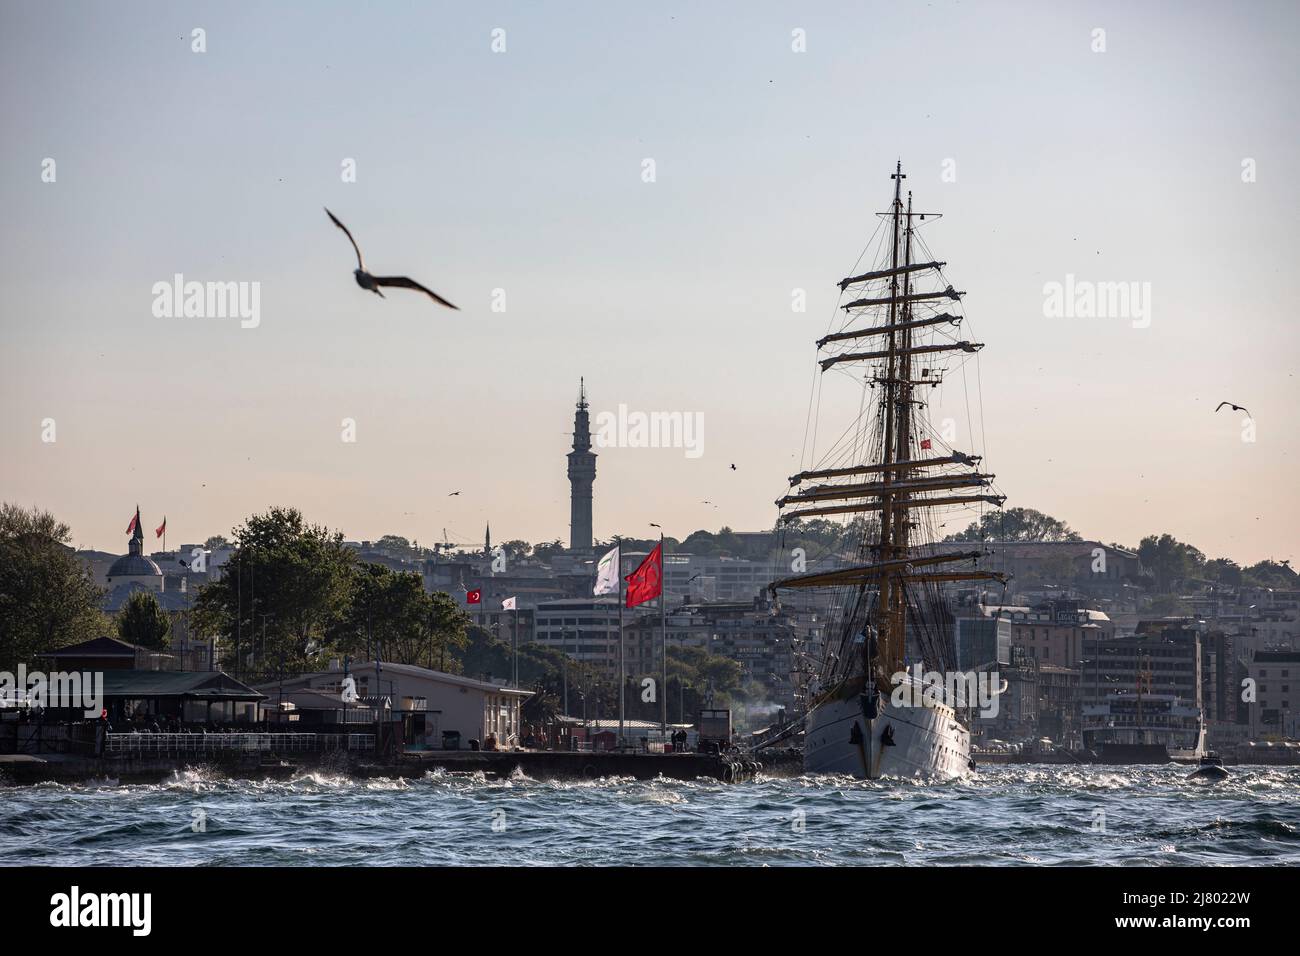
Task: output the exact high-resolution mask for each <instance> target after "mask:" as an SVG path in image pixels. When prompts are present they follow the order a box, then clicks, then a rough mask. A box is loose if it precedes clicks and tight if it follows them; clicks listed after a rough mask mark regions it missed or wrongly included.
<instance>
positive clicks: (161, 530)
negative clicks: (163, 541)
mask: <svg viewBox="0 0 1300 956" xmlns="http://www.w3.org/2000/svg"><path fill="white" fill-rule="evenodd" d="M166 532H167V516H166V515H163V523H162V524H160V525H159V526H158V527H157V528H155V529H154V532H153V536H154V537H155V538H161V537H162V536H163V535H164V534H165V533H166Z"/></svg>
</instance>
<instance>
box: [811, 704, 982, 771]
mask: <svg viewBox="0 0 1300 956" xmlns="http://www.w3.org/2000/svg"><path fill="white" fill-rule="evenodd" d="M880 705H881V706H880V711H879V713H878V714H877V716H876V718H875V719H874V720H867V719H866V718H865V717H864V716H863V713H862V704H861V701H860V699H859V697H858V695H856V694H854V695H852V696H850V697H848V698H847V699H838V698H836V699H830V700H826V701H823V702H822V703H820V704H818V705H817V706H816V707H814V708H813V709H812V711H810V712H809V714H808V719H807V723H806V725H805V726H806V732H805V735H804V757H803V765H804V770H805V771H807V772H808V773H844V774H851V775H852V776H854V777H858V778H859V779H875V778H877V777H919V778H922V779H927V780H950V779H953V778H955V777H960V776H963V775H964V774H966V773H967V772H968V771H969V769H970V732H969V731H968V730H967V729H966V728H965V727H964V726H962V724H961V721H959V720H958V719H957V714H956V713H955V712H954V711H953V709H952V708H951V707H949V706H947V705H946V704H933V705H929V704H927V705H925V706H917V707H895V706H893V705H891V704H889V702H888V699H887V698H884V697H882V698H881V700H880ZM855 725H856V726H857V728H858V733H854V732H853V727H854V726H855ZM886 727H890V728H892V736H893V741H894V743H893V746H888V745H884V744H882V743H881V741H882V739H883V738H884V737H885V728H886ZM859 735H860V738H861V739H860V741H859ZM854 741H859V742H854Z"/></svg>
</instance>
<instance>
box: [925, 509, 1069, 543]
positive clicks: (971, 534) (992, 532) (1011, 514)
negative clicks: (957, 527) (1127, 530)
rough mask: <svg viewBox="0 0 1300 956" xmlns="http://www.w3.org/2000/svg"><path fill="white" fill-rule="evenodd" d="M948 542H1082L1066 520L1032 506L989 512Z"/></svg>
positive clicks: (946, 539)
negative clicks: (1059, 519)
mask: <svg viewBox="0 0 1300 956" xmlns="http://www.w3.org/2000/svg"><path fill="white" fill-rule="evenodd" d="M944 540H945V541H1082V540H1083V539H1082V538H1081V537H1080V536H1079V534H1078V533H1077V532H1075V531H1073V530H1072V529H1071V528H1070V526H1069V525H1068V524H1066V523H1065V522H1064V521H1058V520H1057V519H1056V518H1053V517H1051V516H1050V515H1045V514H1043V513H1042V512H1041V511H1035V510H1034V509H1033V508H1007V509H1005V510H999V511H990V512H988V513H987V514H984V515H981V516H980V519H979V520H978V521H974V522H971V524H970V525H968V526H967V527H966V530H965V531H959V532H957V533H956V534H950V535H948V537H946V538H944Z"/></svg>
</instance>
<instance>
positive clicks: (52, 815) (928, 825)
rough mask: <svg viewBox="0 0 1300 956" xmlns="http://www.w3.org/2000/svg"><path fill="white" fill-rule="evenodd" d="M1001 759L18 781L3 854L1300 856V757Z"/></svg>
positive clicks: (240, 860)
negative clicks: (1138, 762) (708, 771)
mask: <svg viewBox="0 0 1300 956" xmlns="http://www.w3.org/2000/svg"><path fill="white" fill-rule="evenodd" d="M1186 775H1187V769H1186V768H1181V767H1174V766H1166V767H1079V766H1068V767H1053V766H1015V767H987V768H983V769H981V771H980V772H979V773H977V774H975V775H973V776H971V777H970V778H968V779H965V780H961V781H956V782H953V783H949V784H922V783H915V782H906V781H889V780H885V781H879V780H874V781H864V780H855V779H853V778H851V777H838V776H811V775H809V776H802V777H794V778H778V777H768V776H763V775H760V776H759V777H758V778H757V779H756V780H754V781H753V782H750V783H743V784H722V783H719V782H717V781H713V780H700V781H690V782H686V781H677V780H667V779H659V780H650V781H638V780H634V779H632V778H630V777H605V778H599V779H594V780H587V779H582V780H571V781H554V780H534V779H531V778H529V777H527V776H525V775H523V774H515V775H513V776H511V777H510V778H508V779H504V780H497V779H488V778H486V777H485V776H484V775H483V774H482V773H481V772H475V773H451V772H445V771H431V772H429V773H427V774H425V775H424V776H422V777H417V778H412V779H404V778H399V777H369V778H359V777H350V776H346V775H344V774H338V773H333V772H329V771H313V772H304V773H297V774H294V775H292V776H290V777H287V778H284V779H266V780H256V781H250V780H236V779H228V778H226V777H223V776H221V775H220V774H217V773H214V772H212V771H209V770H185V771H180V772H177V773H175V774H173V775H172V777H170V778H169V779H167V780H165V781H163V782H162V783H158V784H152V785H138V784H122V783H119V782H118V781H116V780H98V781H93V782H89V783H84V784H79V785H75V786H69V785H62V784H41V785H38V786H32V787H9V788H5V789H4V790H3V799H0V864H5V865H14V864H23V863H26V864H60V865H77V866H81V865H117V864H146V865H172V866H190V865H256V866H275V865H288V864H292V865H338V864H358V865H365V864H416V865H419V864H468V865H491V864H522V865H528V864H580V865H605V864H621V865H639V864H655V865H706V866H708V865H718V866H737V865H815V866H823V865H882V866H924V865H936V864H937V865H1023V864H1047V865H1061V864H1068V865H1080V864H1097V865H1107V866H1131V865H1160V866H1165V865H1186V864H1209V865H1215V864H1252V863H1255V864H1270V865H1279V864H1285V865H1296V864H1297V863H1300V768H1291V767H1276V768H1273V767H1247V768H1233V775H1232V776H1231V777H1230V778H1229V779H1228V780H1226V781H1224V782H1222V783H1219V784H1214V785H1207V784H1204V783H1197V782H1193V781H1189V780H1188V779H1187V778H1186Z"/></svg>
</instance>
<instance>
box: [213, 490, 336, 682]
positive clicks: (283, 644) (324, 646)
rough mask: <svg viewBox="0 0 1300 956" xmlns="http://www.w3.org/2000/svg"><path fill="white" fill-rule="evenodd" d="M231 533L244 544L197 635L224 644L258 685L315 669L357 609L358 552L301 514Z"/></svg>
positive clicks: (259, 520) (278, 511) (259, 518)
mask: <svg viewBox="0 0 1300 956" xmlns="http://www.w3.org/2000/svg"><path fill="white" fill-rule="evenodd" d="M231 534H232V536H233V537H234V539H235V541H236V543H237V544H236V548H235V551H234V553H233V554H232V555H231V556H230V560H229V562H228V563H227V564H226V565H225V566H224V567H223V571H224V574H223V575H222V577H221V578H220V579H219V580H217V581H213V582H211V583H209V584H207V585H205V586H204V587H203V589H202V590H201V591H200V592H199V597H198V600H197V601H196V602H195V609H194V615H193V619H192V620H193V623H194V626H195V628H196V630H198V631H199V632H200V633H203V634H210V635H214V636H217V637H219V638H220V640H221V643H222V650H223V655H226V659H230V660H234V662H235V665H234V666H235V668H236V669H237V671H239V672H241V673H242V672H243V671H245V670H246V669H250V668H251V669H252V674H251V675H250V676H252V677H254V678H256V677H259V676H260V677H264V678H266V679H270V678H271V677H273V676H275V675H276V674H277V673H278V672H279V669H280V668H281V667H283V668H284V672H285V673H296V672H298V671H302V670H309V669H312V668H314V667H315V666H316V665H318V664H319V663H321V661H322V660H323V658H324V657H325V656H326V654H327V652H328V632H329V631H330V629H331V628H332V627H334V626H336V625H337V622H338V621H339V619H340V618H341V617H342V616H343V614H344V613H345V612H346V610H347V608H348V606H349V600H350V598H351V591H352V587H353V584H354V579H353V576H352V568H353V565H354V563H355V556H354V554H353V552H352V551H351V549H349V548H347V547H346V546H344V544H343V536H342V535H341V534H338V533H337V532H332V531H329V530H328V529H326V528H324V527H321V526H319V525H311V524H308V523H307V522H306V520H304V518H303V516H302V512H300V511H298V510H297V509H296V508H279V507H275V508H272V509H271V510H270V511H268V512H267V513H266V514H262V515H253V516H252V517H250V518H249V519H248V521H247V522H246V523H245V524H244V526H243V527H241V528H236V529H234V530H233V531H232V532H231Z"/></svg>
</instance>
